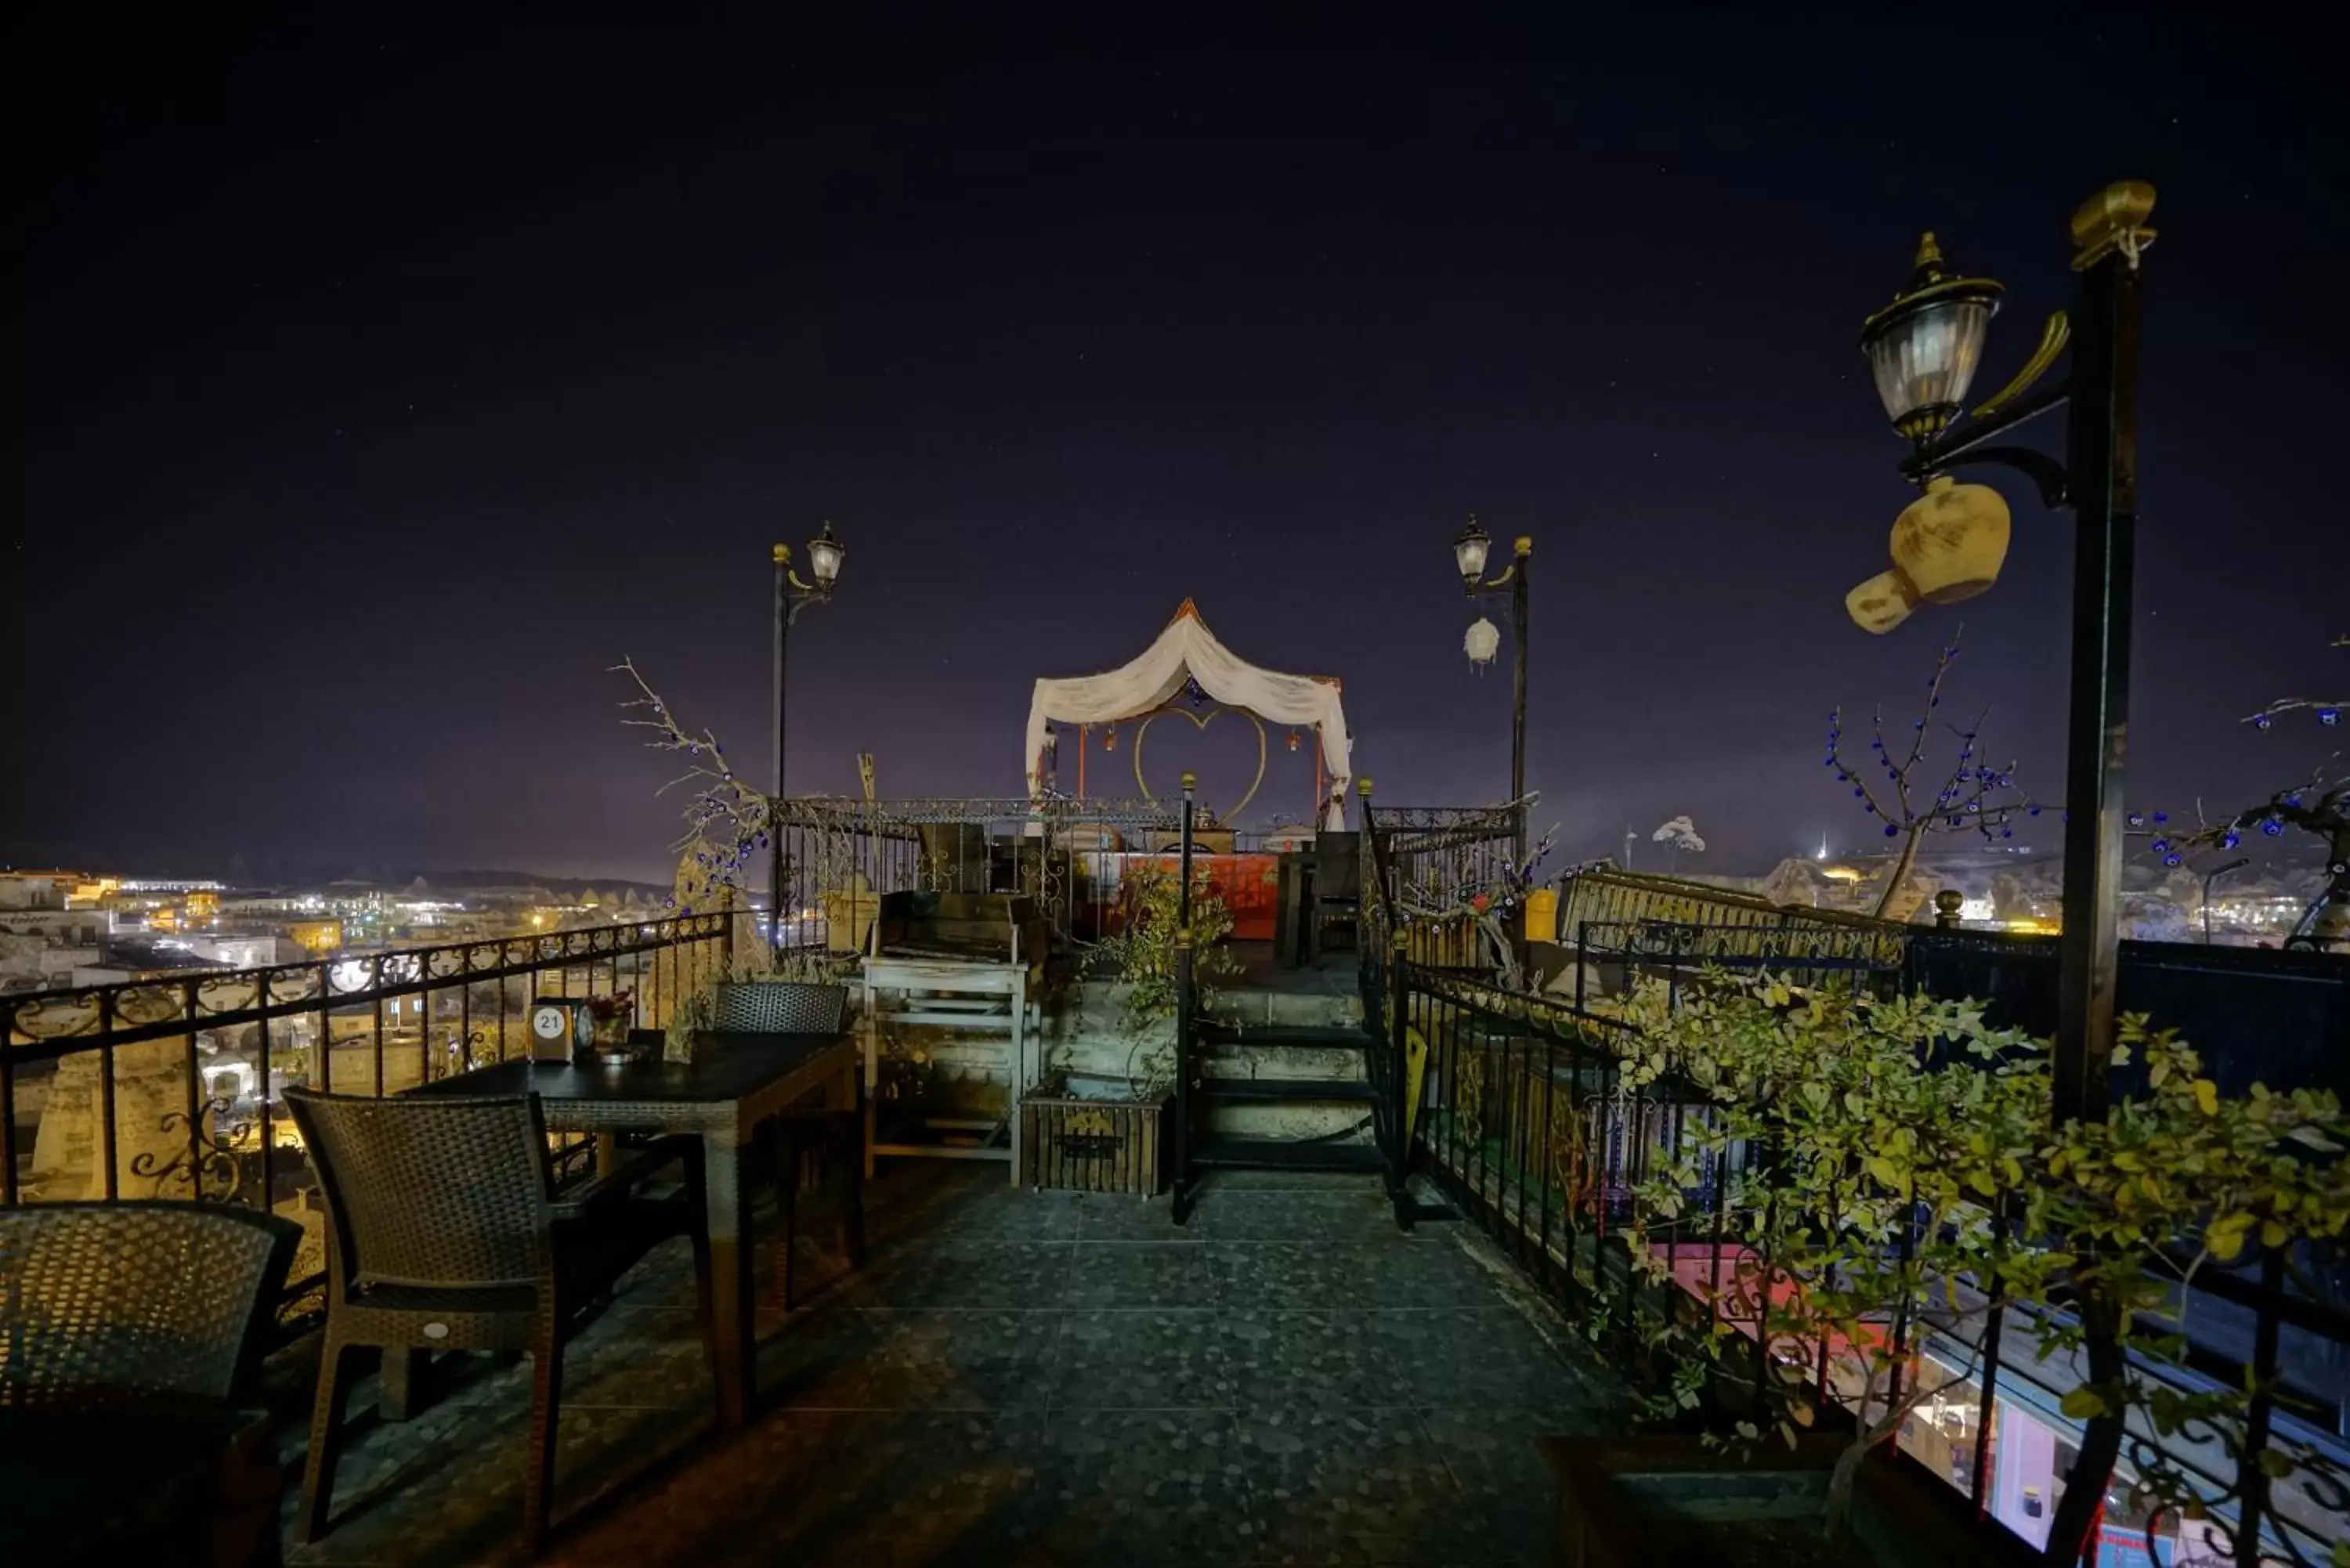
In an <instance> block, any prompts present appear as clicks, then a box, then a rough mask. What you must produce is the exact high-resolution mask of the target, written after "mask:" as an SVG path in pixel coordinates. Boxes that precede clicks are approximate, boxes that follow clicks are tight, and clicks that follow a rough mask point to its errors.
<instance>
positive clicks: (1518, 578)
mask: <svg viewBox="0 0 2350 1568" xmlns="http://www.w3.org/2000/svg"><path fill="white" fill-rule="evenodd" d="M1492 548H1493V541H1492V538H1491V537H1490V536H1488V535H1487V534H1486V533H1485V530H1484V529H1482V528H1481V527H1479V526H1478V525H1477V514H1475V513H1473V512H1471V514H1469V524H1468V526H1467V527H1465V528H1463V529H1461V535H1460V537H1458V538H1456V539H1454V540H1453V541H1452V564H1453V566H1456V567H1457V568H1459V570H1460V573H1461V586H1462V587H1464V588H1465V589H1466V590H1467V591H1468V594H1469V597H1471V598H1472V599H1473V598H1482V597H1489V596H1491V595H1494V594H1498V593H1500V592H1501V591H1502V590H1503V589H1504V588H1507V589H1508V590H1509V592H1510V629H1511V633H1512V636H1513V640H1514V643H1515V647H1514V649H1513V652H1514V654H1515V659H1514V660H1513V664H1512V666H1511V670H1510V801H1511V809H1512V810H1513V812H1514V813H1515V814H1516V815H1517V828H1516V831H1515V833H1514V835H1513V838H1512V843H1513V846H1514V847H1515V854H1514V856H1513V858H1512V860H1511V862H1510V866H1511V872H1512V874H1513V876H1514V875H1516V874H1518V873H1521V872H1523V870H1524V869H1525V863H1526V813H1525V807H1524V806H1523V805H1522V804H1520V803H1522V802H1523V801H1524V799H1525V798H1526V570H1527V568H1528V567H1529V566H1533V565H1534V538H1533V536H1532V535H1526V534H1521V535H1518V536H1517V539H1516V541H1515V542H1514V543H1513V545H1512V547H1511V548H1512V556H1513V559H1512V560H1511V562H1510V564H1509V565H1508V566H1504V567H1503V568H1502V571H1501V575H1500V576H1496V577H1492V578H1488V577H1487V576H1485V560H1486V557H1487V556H1490V555H1491V554H1492ZM1501 642H1502V638H1501V633H1500V632H1498V631H1497V630H1495V629H1494V627H1493V623H1492V621H1489V620H1487V619H1486V618H1484V617H1482V616H1479V617H1478V618H1477V619H1476V621H1475V622H1474V623H1473V624H1471V627H1470V628H1469V635H1468V637H1467V639H1465V641H1464V643H1463V647H1464V648H1465V649H1467V651H1468V654H1469V660H1470V662H1471V663H1472V664H1475V665H1477V666H1479V667H1480V668H1482V667H1483V666H1485V665H1488V664H1491V663H1492V661H1493V655H1494V654H1495V653H1497V652H1498V651H1500V649H1501Z"/></svg>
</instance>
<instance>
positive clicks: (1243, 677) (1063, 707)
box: [1024, 599, 1353, 831]
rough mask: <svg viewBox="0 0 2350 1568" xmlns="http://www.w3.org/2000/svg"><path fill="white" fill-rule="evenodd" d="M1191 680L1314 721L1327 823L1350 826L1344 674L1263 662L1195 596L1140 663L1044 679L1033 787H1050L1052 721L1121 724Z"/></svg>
mask: <svg viewBox="0 0 2350 1568" xmlns="http://www.w3.org/2000/svg"><path fill="white" fill-rule="evenodd" d="M1189 680H1196V681H1198V682H1199V683H1200V690H1201V691H1205V692H1206V693H1207V694H1208V695H1209V696H1210V697H1211V698H1213V699H1215V701H1219V702H1221V703H1222V704H1223V705H1224V706H1226V707H1228V708H1237V709H1240V710H1243V711H1246V712H1250V713H1253V714H1255V715H1256V716H1257V717H1258V718H1260V719H1263V720H1265V721H1267V722H1271V723H1275V724H1290V725H1297V726H1301V727H1302V726H1305V725H1309V724H1310V725H1312V726H1313V727H1314V730H1315V734H1317V735H1318V736H1319V737H1320V738H1321V745H1322V762H1323V766H1324V768H1325V769H1326V771H1327V773H1328V774H1329V778H1330V786H1329V794H1327V795H1326V796H1325V797H1324V799H1323V802H1322V826H1324V827H1326V828H1328V829H1331V830H1333V831H1344V830H1345V828H1346V826H1347V784H1348V782H1349V780H1350V777H1351V774H1352V772H1353V770H1352V768H1351V767H1350V765H1349V763H1348V752H1349V743H1348V740H1347V715H1346V711H1345V710H1344V708H1342V707H1341V706H1340V704H1339V701H1338V682H1337V680H1336V679H1335V678H1333V677H1330V676H1326V675H1284V674H1282V673H1281V672H1279V671H1278V670H1260V669H1258V668H1257V667H1256V666H1255V665H1253V664H1251V663H1249V662H1248V661H1247V660H1245V659H1242V658H1240V657H1239V656H1238V655H1236V654H1234V653H1233V652H1232V649H1228V648H1226V647H1225V646H1224V645H1223V644H1222V643H1221V642H1218V641H1217V640H1216V637H1215V634H1214V633H1213V632H1211V631H1210V630H1209V629H1208V623H1207V622H1206V621H1204V620H1201V618H1200V611H1199V607H1197V606H1196V605H1194V604H1192V602H1191V600H1190V599H1185V600H1184V601H1183V605H1182V607H1181V608H1180V609H1178V610H1177V611H1176V612H1175V618H1174V619H1172V620H1170V621H1169V622H1168V623H1167V629H1166V630H1164V631H1162V632H1160V633H1159V637H1158V639H1157V640H1155V641H1153V642H1152V643H1151V645H1150V646H1149V648H1146V649H1143V650H1142V653H1141V655H1140V656H1139V658H1137V659H1134V661H1133V662H1132V663H1129V664H1126V665H1122V666H1120V667H1119V668H1118V669H1116V670H1105V671H1103V672H1102V673H1101V674H1099V675H1079V676H1073V677H1070V678H1068V679H1066V680H1039V681H1037V682H1036V694H1035V698H1034V699H1033V700H1032V701H1030V702H1029V704H1028V749H1027V753H1026V760H1025V762H1024V767H1025V769H1026V771H1027V774H1028V787H1029V791H1030V793H1031V794H1035V793H1037V792H1039V791H1041V790H1042V789H1043V788H1044V782H1045V781H1044V771H1045V733H1046V731H1047V728H1048V726H1050V725H1052V724H1055V723H1062V724H1115V723H1118V722H1121V721H1124V720H1128V719H1139V718H1141V717H1142V716H1143V715H1144V714H1146V713H1149V712H1152V711H1156V710H1157V709H1159V708H1160V707H1162V706H1164V705H1165V704H1166V703H1167V701H1169V700H1170V698H1172V697H1174V696H1175V695H1176V694H1177V693H1178V692H1180V691H1182V690H1183V686H1184V683H1185V682H1186V681H1189Z"/></svg>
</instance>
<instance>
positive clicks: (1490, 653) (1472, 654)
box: [1461, 616, 1502, 670]
mask: <svg viewBox="0 0 2350 1568" xmlns="http://www.w3.org/2000/svg"><path fill="white" fill-rule="evenodd" d="M1461 651H1462V652H1464V653H1466V654H1468V656H1469V662H1470V663H1471V664H1473V665H1475V666H1476V667H1477V668H1478V669H1479V670H1483V669H1484V668H1485V666H1487V665H1489V664H1491V663H1492V662H1493V659H1494V656H1495V655H1497V654H1499V653H1500V652H1501V651H1502V632H1501V628H1499V627H1496V626H1495V625H1494V624H1493V623H1492V621H1490V620H1487V619H1486V618H1484V617H1483V616H1479V617H1478V618H1476V619H1475V620H1474V621H1472V622H1471V623H1470V626H1469V631H1468V634H1467V635H1466V636H1464V637H1462V638H1461Z"/></svg>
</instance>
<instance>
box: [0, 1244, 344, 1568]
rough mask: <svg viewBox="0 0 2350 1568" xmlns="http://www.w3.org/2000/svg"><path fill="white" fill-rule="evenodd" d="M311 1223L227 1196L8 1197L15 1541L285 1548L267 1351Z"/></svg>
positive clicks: (241, 1557)
mask: <svg viewBox="0 0 2350 1568" xmlns="http://www.w3.org/2000/svg"><path fill="white" fill-rule="evenodd" d="M301 1236H302V1231H301V1227H300V1226H298V1225H295V1224H293V1223H291V1222H289V1221H287V1220H280V1219H277V1218H276V1217H275V1216H273V1215H268V1214H260V1213H255V1212H254V1211H252V1210H244V1209H235V1208H230V1207H228V1206H226V1205H221V1204H210V1203H192V1202H171V1201H162V1202H125V1203H53V1204H40V1205H36V1206H32V1207H27V1208H22V1209H5V1210H0V1511H5V1516H6V1517H7V1518H8V1519H10V1520H11V1521H13V1522H12V1524H11V1526H10V1530H11V1532H12V1538H13V1542H14V1543H15V1544H16V1545H17V1546H19V1547H20V1548H30V1549H33V1550H37V1546H36V1544H35V1543H36V1542H38V1541H39V1540H40V1539H41V1538H42V1537H43V1534H44V1532H45V1530H47V1529H49V1528H51V1527H57V1528H62V1529H65V1530H67V1531H68V1532H69V1534H68V1537H67V1539H66V1541H65V1542H64V1544H66V1545H68V1546H69V1547H70V1549H71V1550H73V1551H74V1552H76V1553H77V1554H78V1555H85V1556H94V1557H95V1558H96V1559H97V1560H99V1561H116V1560H120V1561H132V1560H136V1559H139V1558H141V1557H151V1556H156V1555H159V1554H160V1553H162V1552H169V1553H170V1555H171V1558H172V1561H175V1562H181V1563H191V1564H201V1565H205V1568H215V1565H217V1568H225V1565H228V1564H252V1563H276V1561H277V1513H278V1500H279V1497H280V1496H281V1494H282V1490H283V1488H282V1486H281V1484H280V1482H279V1479H278V1473H277V1464H276V1453H275V1452H274V1450H273V1449H272V1448H271V1444H270V1440H269V1428H268V1422H267V1418H266V1417H265V1416H264V1415H263V1414H261V1413H260V1410H259V1408H258V1407H259V1406H260V1404H261V1390H260V1371H261V1358H262V1355H263V1353H264V1352H265V1350H266V1349H267V1348H268V1346H269V1345H270V1343H271V1340H272V1338H273V1330H274V1328H275V1324H276V1311H277V1306H278V1303H279V1302H280V1301H281V1300H282V1299H283V1297H284V1294H285V1289H286V1270H287V1268H288V1267H289V1266H290V1265H291V1263H292V1262H293V1259H294V1250H295V1247H296V1244H297V1243H298V1242H299V1241H300V1240H301ZM28 1536H29V1537H30V1540H28V1539H27V1538H28Z"/></svg>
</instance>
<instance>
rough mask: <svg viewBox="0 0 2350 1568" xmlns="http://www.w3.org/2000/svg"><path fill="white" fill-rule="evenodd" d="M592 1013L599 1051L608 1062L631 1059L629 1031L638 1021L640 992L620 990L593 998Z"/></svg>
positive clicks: (589, 1004) (589, 1008)
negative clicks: (638, 997) (638, 994)
mask: <svg viewBox="0 0 2350 1568" xmlns="http://www.w3.org/2000/svg"><path fill="white" fill-rule="evenodd" d="M587 1016H588V1018H589V1019H590V1020H592V1021H593V1024H594V1036H595V1047H596V1054H597V1055H598V1056H600V1057H602V1058H603V1059H604V1060H605V1061H607V1062H626V1061H629V1060H630V1059H631V1053H630V1051H629V1028H630V1026H631V1025H633V1024H634V1023H635V1022H636V1016H637V993H636V992H635V991H634V990H629V991H616V992H612V993H611V994H609V995H608V996H591V997H589V998H588V999H587Z"/></svg>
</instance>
